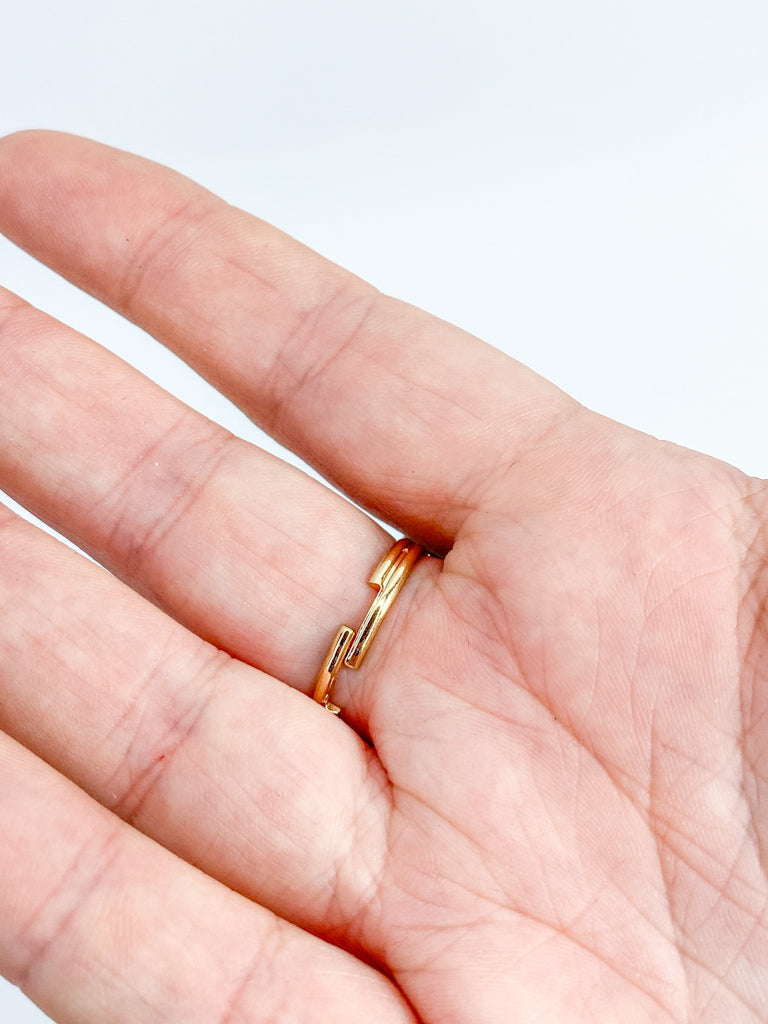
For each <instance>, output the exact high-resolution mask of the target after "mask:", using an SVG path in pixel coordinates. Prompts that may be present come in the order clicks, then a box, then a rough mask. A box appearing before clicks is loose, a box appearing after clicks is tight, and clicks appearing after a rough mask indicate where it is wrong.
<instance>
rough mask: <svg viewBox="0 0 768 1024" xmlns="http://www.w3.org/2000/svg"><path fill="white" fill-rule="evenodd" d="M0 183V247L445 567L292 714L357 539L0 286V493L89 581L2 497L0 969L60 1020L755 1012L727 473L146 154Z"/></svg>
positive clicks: (46, 145)
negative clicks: (98, 312)
mask: <svg viewBox="0 0 768 1024" xmlns="http://www.w3.org/2000/svg"><path fill="white" fill-rule="evenodd" d="M0 169H2V175H1V176H0V177H2V181H3V184H2V186H1V187H0V228H2V229H3V230H4V231H6V232H7V233H8V234H9V235H10V236H11V237H13V238H15V239H16V240H17V241H18V242H19V243H20V244H22V245H24V246H25V247H26V248H28V249H30V250H31V251H33V252H35V253H36V254H37V255H39V256H40V257H41V258H43V259H45V260H46V261H47V262H49V263H50V264H51V265H52V266H54V267H56V268H57V269H59V270H60V271H61V272H63V273H65V274H66V275H67V276H69V277H70V278H71V279H72V280H73V281H74V282H76V283H77V284H79V285H81V286H83V287H86V288H88V289H89V290H90V291H92V292H93V293H94V294H97V295H99V296H100V297H102V298H103V299H104V300H105V301H108V302H110V303H111V304H112V305H114V306H115V307H116V308H118V309H120V310H121V311H123V312H125V313H126V314H128V315H130V316H131V317H133V318H134V319H135V320H136V321H137V322H138V323H140V324H142V325H143V326H145V327H146V328H148V329H150V330H152V331H153V333H155V334H156V335H157V337H159V338H160V339H161V340H162V341H164V342H165V343H166V344H168V345H170V346H171V347H172V348H175V349H176V350H177V351H179V352H180V353H181V354H182V355H183V356H184V357H185V358H186V359H187V360H188V361H189V362H190V363H191V364H192V365H194V366H195V367H196V368H198V369H199V370H200V371H201V372H203V373H205V374H206V375H207V376H209V377H210V378H211V379H212V380H213V381H214V382H215V383H216V384H217V386H219V387H221V389H222V390H224V391H225V392H226V393H228V394H230V395H231V396H232V397H233V398H234V399H235V400H236V401H238V402H239V404H240V405H241V406H242V407H243V408H244V409H245V410H246V411H247V412H248V413H249V415H251V416H252V417H253V418H254V419H256V420H257V421H258V422H261V423H263V424H265V425H266V426H267V428H268V429H269V430H270V431H271V432H272V433H273V434H274V435H275V436H277V437H278V438H279V439H280V440H283V441H284V442H286V443H288V444H289V445H290V446H291V447H292V448H294V450H296V451H298V452H299V453H301V454H303V455H304V456H305V457H307V458H308V460H310V461H312V462H314V463H315V464H316V465H317V466H318V468H319V469H320V470H321V471H322V472H323V473H324V474H325V475H326V476H327V477H328V478H329V479H331V480H333V481H334V482H335V483H337V484H338V485H339V486H340V487H342V488H343V489H345V490H346V491H347V492H348V493H349V494H350V495H351V496H352V497H353V498H354V499H355V500H356V501H358V502H359V503H360V504H362V505H364V506H367V507H368V508H370V509H371V510H372V511H373V512H375V513H376V514H377V515H378V516H380V517H381V518H383V519H385V520H387V521H389V522H391V523H392V524H393V525H394V526H395V528H396V529H398V530H400V531H402V532H405V533H408V534H410V535H411V536H413V537H414V538H415V539H417V540H419V541H421V542H423V543H425V544H426V545H427V546H428V547H430V549H431V550H432V551H434V552H435V553H436V554H437V555H440V556H443V557H441V558H433V559H429V560H427V561H424V562H422V563H420V565H419V566H418V567H417V569H416V571H415V572H414V574H413V577H412V578H411V580H409V582H408V584H407V586H406V588H405V589H404V591H403V593H402V594H401V595H400V597H399V598H398V601H397V603H396V605H395V606H394V608H393V611H392V613H391V615H390V616H389V618H388V619H387V622H386V624H385V627H384V629H383V630H382V633H381V635H380V638H378V639H377V640H376V643H375V644H374V646H373V648H372V650H371V654H370V656H369V658H368V660H367V662H366V664H365V667H364V668H363V669H362V670H361V671H360V672H357V673H349V672H346V673H343V674H342V677H341V678H340V681H339V690H338V691H337V692H338V696H339V700H340V703H341V704H342V706H343V707H344V716H343V717H344V719H345V720H344V721H340V720H337V719H334V718H333V717H332V716H330V715H328V714H327V713H326V712H324V711H323V710H322V709H321V708H319V707H317V706H316V705H315V704H313V702H311V701H309V700H308V699H307V698H306V696H305V695H304V693H302V692H301V691H302V690H303V691H305V693H306V692H309V690H310V689H311V682H312V673H313V667H316V666H317V665H318V664H319V662H320V659H321V657H322V654H323V653H324V649H325V647H326V645H327V643H328V641H329V639H330V636H331V635H332V634H333V632H334V631H335V628H336V626H337V625H338V624H340V623H341V622H342V621H349V622H350V624H353V625H354V624H355V623H356V622H357V621H359V616H360V614H361V612H362V610H364V608H365V607H366V604H367V601H368V599H369V593H368V592H367V591H366V587H365V579H366V576H367V573H368V571H369V570H370V568H371V567H372V565H373V564H374V563H375V562H376V561H377V560H378V558H379V557H380V555H381V554H382V553H383V551H384V550H385V549H386V546H387V540H386V538H385V537H384V536H383V534H382V532H381V531H380V529H379V527H377V526H376V525H374V523H373V521H372V520H370V519H368V518H367V517H366V516H364V515H363V514H362V513H361V512H359V510H358V509H357V508H355V507H354V506H352V505H349V504H347V503H346V502H344V501H343V500H342V499H341V498H339V497H338V496H337V495H335V494H333V493H332V492H330V491H328V490H325V489H323V488H322V487H321V486H320V485H318V484H315V483H314V482H311V481H309V480H307V479H306V478H304V477H303V476H301V475H300V474H298V473H297V472H296V471H294V470H289V469H287V468H285V467H282V466H280V465H278V464H277V463H275V462H274V461H273V460H271V459H269V458H268V457H265V456H263V455H262V454H261V453H259V452H257V451H256V450H255V449H252V448H251V446H249V445H246V444H245V443H244V442H239V441H235V440H233V439H232V438H230V437H229V436H227V435H226V434H225V432H224V431H222V430H220V428H217V427H215V426H214V425H212V424H210V423H208V422H207V421H205V420H203V419H202V418H201V417H198V416H197V415H196V414H194V413H191V412H189V411H188V410H184V409H183V408H182V407H181V405H180V403H178V402H176V401H175V400H174V399H171V398H170V397H169V396H167V395H164V394H162V393H160V392H159V391H158V390H157V389H156V388H154V387H153V386H152V385H151V384H149V382H147V381H144V380H143V379H141V378H139V376H138V375H137V374H135V373H134V372H133V371H131V370H130V369H129V368H127V367H125V366H123V365H122V364H118V363H117V361H116V360H114V358H113V357H112V356H110V355H109V354H108V353H106V352H104V351H102V350H100V349H98V348H97V347H95V346H92V345H91V344H90V343H88V342H86V341H85V340H84V339H82V338H79V337H76V336H75V335H73V334H72V333H71V332H68V331H67V330H66V329H65V328H63V327H62V326H61V325H56V324H53V323H52V322H51V321H49V320H48V319H47V318H45V317H44V316H43V315H42V314H40V313H37V312H36V311H34V310H31V309H30V308H29V307H27V306H26V305H25V304H24V303H22V302H21V301H20V300H18V299H16V298H15V297H12V296H10V295H7V294H6V295H5V296H4V297H3V302H2V319H1V321H0V346H2V348H3V351H4V352H5V353H6V354H7V356H6V357H4V359H7V365H8V366H9V371H8V373H7V375H6V382H5V384H4V385H3V395H2V397H1V401H2V403H3V409H4V412H3V414H2V415H1V416H0V424H1V427H0V430H1V431H2V434H1V439H2V446H1V447H2V450H3V455H2V456H0V485H1V486H2V487H3V488H4V489H6V490H7V491H8V492H9V493H12V494H13V495H15V496H16V497H18V498H19V500H20V501H22V502H23V503H24V504H26V505H27V506H28V507H30V508H31V509H32V510H33V511H36V512H37V513H38V514H40V515H41V516H43V517H44V518H46V519H47V520H48V521H50V522H51V523H52V524H53V525H54V526H55V527H56V528H57V529H59V530H60V531H61V532H62V533H65V534H67V535H69V536H71V537H72V538H73V539H75V540H76V541H77V543H78V544H80V545H81V546H82V547H83V548H84V549H86V550H88V551H89V552H90V553H91V554H92V555H93V556H94V557H95V558H97V559H98V560H99V561H101V562H102V563H103V564H104V565H105V566H107V567H108V568H109V569H110V570H111V571H112V573H113V574H114V576H113V575H107V574H104V573H102V572H101V571H100V570H98V569H96V568H95V567H94V566H93V565H92V564H91V563H87V562H85V561H84V560H82V559H81V558H80V557H79V556H78V555H76V554H75V553H73V552H70V551H68V550H65V549H63V548H61V547H60V546H59V545H57V543H56V542H55V541H53V540H50V539H48V538H43V537H41V536H38V535H37V533H36V531H35V530H34V528H33V527H31V526H29V525H27V524H24V523H21V522H19V521H17V520H15V518H14V517H12V516H11V515H10V513H9V514H7V515H6V516H5V517H4V519H3V529H2V533H0V546H2V551H3V562H2V564H3V574H2V577H0V578H1V579H2V582H0V609H2V627H0V650H1V651H2V655H3V662H2V663H3V666H4V667H3V674H2V676H1V677H0V686H1V687H2V689H1V690H0V727H2V729H3V730H4V732H5V733H6V734H8V736H9V737H11V738H9V739H7V740H3V743H2V745H0V771H2V773H3V776H4V777H5V779H6V783H5V784H4V787H3V796H2V797H0V814H1V815H2V821H3V826H4V835H5V836H6V838H5V840H4V841H3V842H2V843H0V878H4V879H7V881H6V883H5V884H4V885H2V886H0V892H2V895H0V911H2V913H0V922H3V923H2V924H0V969H2V970H3V972H4V973H6V974H7V975H8V976H9V977H11V978H12V980H15V981H17V982H19V983H21V984H23V986H24V987H25V988H26V989H27V990H28V991H29V992H30V994H31V995H32V997H33V998H35V999H36V1000H38V1001H39V1002H40V1003H41V1005H43V1006H44V1007H45V1008H46V1009H47V1010H48V1012H50V1013H51V1014H52V1016H54V1017H55V1019H56V1020H59V1021H62V1022H68V1021H78V1022H79V1024H89V1022H90V1021H99V1022H100V1024H101V1022H104V1021H115V1022H117V1021H131V1022H136V1021H145V1020H146V1021H159V1020H162V1021H168V1022H169V1024H170V1022H175V1021H180V1022H181V1021H184V1022H185V1024H187V1022H197V1021H200V1022H207V1021H222V1022H227V1024H230V1022H234V1021H242V1022H246V1021H247V1022H261V1021H281V1022H282V1021H293V1020H296V1021H302V1022H305V1021H306V1022H311V1021H314V1020H317V1021H324V1022H327V1021H347V1020H349V1021H360V1020H373V1021H376V1022H381V1024H395V1022H398V1024H400V1022H404V1021H410V1022H413V1021H414V1020H419V1021H423V1022H425V1024H460V1022H461V1024H464V1022H471V1024H486V1022H488V1024H496V1022H499V1024H502V1022H503V1024H507V1022H509V1021H512V1020H514V1021H517V1020H519V1021H524V1022H531V1021H568V1022H570V1021H574V1022H576V1021H578V1022H582V1021H583V1022H609V1021H617V1022H621V1024H634V1022H645V1021H665V1022H692V1021H712V1022H724V1021H728V1022H731V1021H733V1022H737V1021H757V1020H766V1019H768V926H767V925H766V920H765V913H764V911H765V905H766V878H765V870H764V860H763V851H764V849H765V848H766V841H767V838H766V836H767V833H766V820H765V799H764V790H763V787H764V778H765V761H764V757H763V754H762V752H763V750H764V749H765V748H766V736H765V729H766V725H765V722H766V716H765V713H764V712H765V709H766V698H765V693H766V686H765V672H764V670H763V665H764V664H765V654H766V652H765V629H764V626H763V622H762V620H763V604H764V583H763V578H764V573H763V566H764V564H765V539H764V531H763V523H764V518H763V512H764V509H763V494H764V490H763V485H762V483H761V482H759V481H754V480H749V479H747V478H745V477H744V476H743V475H742V474H740V473H739V472H738V471H737V470H734V469H732V468H730V467H727V466H724V465H722V464H720V463H717V462H714V461H713V460H710V459H707V458H705V457H703V456H699V455H697V454H695V453H690V452H686V451H682V450H680V449H677V448H674V447H673V446H670V445H663V444H661V443H659V442H657V441H655V440H653V439H651V438H648V437H645V436H643V435H639V434H637V433H635V432H633V431H630V430H628V429H625V428H622V427H619V426H617V425H616V424H614V423H611V422H608V421H606V420H604V419H602V418H601V417H599V416H597V415H595V414H593V413H590V412H588V411H586V410H584V409H582V408H581V407H580V406H578V405H577V404H576V403H574V402H572V401H571V400H570V399H568V398H566V397H565V396H563V395H562V394H560V393H559V392H557V391H556V389H554V388H551V387H550V386H549V385H547V384H546V383H544V382H542V381H540V380H539V379H538V378H536V377H535V376H534V375H532V374H530V373H528V372H527V371H525V370H524V369H523V368H521V367H520V366H518V365H517V364H515V363H514V362H513V361H511V360H508V359H506V358H505V357H503V356H501V355H500V354H498V353H496V352H494V351H493V350H490V349H487V348H486V347H484V346H482V345H480V343H479V342H476V341H475V340H474V339H470V338H467V337H466V336H464V335H462V334H461V332H458V331H455V330H454V329H452V328H449V327H447V326H446V325H443V324H439V323H437V322H434V321H432V320H430V319H429V318H427V317H426V316H424V315H423V314H420V313H418V312H417V311H414V310H410V309H408V308H407V307H403V306H401V305H400V304H397V303H394V302H393V301H392V300H388V299H382V298H381V297H379V296H377V295H375V294H374V293H373V292H372V290H371V289H369V288H368V286H365V285H363V284H362V282H358V281H357V280H356V279H352V278H349V277H348V276H347V275H345V274H343V272H341V271H339V270H338V268H333V267H331V266H330V265H328V264H325V263H324V262H323V261H321V260H320V259H319V258H318V257H316V256H314V254H310V253H308V252H307V251H306V250H301V249H300V247H298V246H296V244H295V243H292V242H291V241H290V240H286V239H284V237H283V236H280V235H279V233H277V232H274V230H273V229H269V228H268V227H266V226H265V225H262V224H260V223H259V222H257V221H251V219H250V218H246V217H245V215H243V214H240V213H237V212H236V211H231V210H229V209H228V208H226V207H224V205H223V204H221V203H220V202H219V201H218V200H215V199H214V198H213V197H210V196H208V195H207V194H206V193H202V192H201V191H200V190H198V189H197V188H196V187H195V186H193V185H192V184H191V183H189V182H186V181H184V180H183V179H179V178H177V177H175V176H173V175H171V174H170V172H167V171H165V170H164V169H162V168H157V167H155V166H153V165H148V164H146V163H145V162H143V161H139V160H136V159H135V158H131V157H126V156H125V155H123V154H115V153H114V152H112V151H108V150H104V149H103V148H102V147H97V146H94V145H93V144H90V143H85V142H83V141H82V140H75V139H69V138H66V137H60V136H48V135H37V134H32V135H28V136H21V137H14V138H11V139H8V140H5V141H4V142H3V143H2V146H0ZM126 197H128V198H126ZM128 199H130V201H128ZM73 225H74V227H73ZM254 325H255V326H254ZM51 379H53V380H55V385H53V386H52V385H51V384H50V380H51ZM41 382H42V383H43V385H44V386H41ZM46 382H48V383H46ZM119 398H122V399H124V401H122V402H120V403H118V399H119ZM116 404H117V405H118V407H117V408H116ZM115 576H118V577H120V578H121V580H122V581H123V582H118V581H117V580H116V579H115V578H114V577H115ZM126 583H127V584H129V585H130V586H126V585H125V584H126ZM136 592H138V593H136ZM41 607H44V608H45V609H46V611H45V614H44V615H41V614H40V608H41ZM356 616H357V618H355V617H356ZM347 677H351V678H347ZM286 684H288V685H286ZM24 748H27V749H26V750H25V749H24ZM43 761H45V762H48V764H44V763H43ZM100 805H103V807H102V806H100ZM104 808H106V810H105V809H104ZM168 851H171V853H172V854H174V855H175V856H172V855H171V853H169V852H168Z"/></svg>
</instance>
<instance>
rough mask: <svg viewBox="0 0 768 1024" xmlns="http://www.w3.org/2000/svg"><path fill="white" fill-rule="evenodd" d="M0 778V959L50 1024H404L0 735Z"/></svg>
mask: <svg viewBox="0 0 768 1024" xmlns="http://www.w3.org/2000/svg"><path fill="white" fill-rule="evenodd" d="M0 779H1V780H2V785H0V823H1V826H2V827H0V878H2V879H3V884H2V886H0V971H1V972H2V973H3V974H4V975H5V976H6V977H8V978H10V980H11V981H12V982H14V983H16V984H18V985H19V986H20V987H21V988H22V989H23V990H24V991H25V992H27V994H28V995H29V996H30V997H31V998H32V999H33V1000H34V1001H35V1002H37V1003H38V1004H39V1005H40V1006H41V1007H42V1008H43V1009H44V1010H45V1011H46V1012H47V1013H49V1014H50V1015H51V1016H52V1017H53V1018H54V1019H55V1020H57V1021H59V1022H60V1024H70V1022H72V1024H75V1022H76V1024H118V1022H120V1024H122V1022H127V1021H130V1022H131V1024H142V1022H147V1024H150V1022H151V1024H157V1022H158V1021H164V1022H168V1024H173V1022H179V1024H196V1022H199V1024H209V1022H210V1021H214V1020H221V1021H224V1020H228V1021H235V1020H242V1021H246V1020H247V1021H249V1022H253V1024H257V1022H259V1021H263V1022H267V1021H274V1020H277V1019H278V1018H279V1019H280V1020H301V1021H306V1022H311V1021H318V1022H323V1024H326V1022H327V1021H329V1020H332V1021H339V1022H342V1021H349V1022H350V1024H351V1022H354V1024H358V1022H359V1021H361V1020H371V1019H373V1020H376V1021H382V1022H386V1024H403V1022H411V1024H413V1020H414V1018H413V1016H412V1015H411V1013H410V1012H409V1010H408V1009H407V1007H406V1006H405V1004H404V1001H403V1000H402V998H401V996H400V995H399V994H398V993H397V991H396V990H395V989H394V988H393V986H392V985H391V984H390V983H389V982H387V981H386V980H385V979H384V978H383V977H382V976H381V975H379V974H378V973H377V972H376V971H374V970H372V969H371V968H369V967H366V966H364V965H363V964H361V963H360V962H359V961H357V960H355V959H354V958H353V957H352V956H350V955H349V954H346V953H343V952H342V951H340V950H339V949H336V948H335V947H332V946H330V945H328V944H326V943H324V942H322V941H321V940H319V939H317V938H314V937H313V936H310V935H308V934H306V933H304V932H301V931H300V930H299V929H297V928H294V927H293V926H290V925H287V924H285V922H282V921H281V920H280V919H279V918H276V917H275V916H274V915H272V914H270V913H269V912H268V911H265V910H263V909H262V908H260V907H258V906H256V905H254V904H252V903H249V902H248V901H247V900H245V899H243V898H242V897H240V896H238V895H236V894H235V893H233V892H231V890H228V889H227V888H226V887H225V886H223V885H221V884H220V883H218V882H216V881H214V880H213V879H211V878H209V877H207V876H206V875H204V874H202V873H201V872H199V871H197V870H195V869H194V868H192V867H190V866H189V865H187V864H185V863H184V862H183V861H180V860H178V859H177V858H175V857H173V856H172V855H171V854H169V853H168V852H167V851H166V850H163V849H162V848H161V847H159V846H157V845H156V844H155V843H153V842H152V841H151V840H149V839H147V838H146V837H144V836H142V835H140V834H139V833H138V832H136V831H135V830H133V829H131V828H130V827H129V826H127V825H125V824H123V823H121V822H120V821H119V820H118V819H117V818H115V817H114V816H113V815H111V814H109V812H107V811H105V810H104V809H103V808H101V807H99V806H98V805H97V804H95V803H93V802H92V801H91V800H90V799H89V798H88V797H87V796H86V795H85V794H83V793H82V792H81V791H79V790H78V789H77V788H76V787H74V786H73V785H72V784H71V783H69V782H68V781H67V780H65V779H63V778H62V777H61V776H59V775H57V774H56V773H55V772H54V771H53V770H52V769H51V768H50V767H49V766H47V765H45V764H43V763H42V762H41V761H38V760H37V759H36V758H34V757H33V756H32V755H31V754H29V752H27V751H25V750H24V749H23V748H21V747H19V746H18V745H17V744H15V743H14V742H13V741H11V740H9V739H7V738H6V737H3V736H2V735H0Z"/></svg>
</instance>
